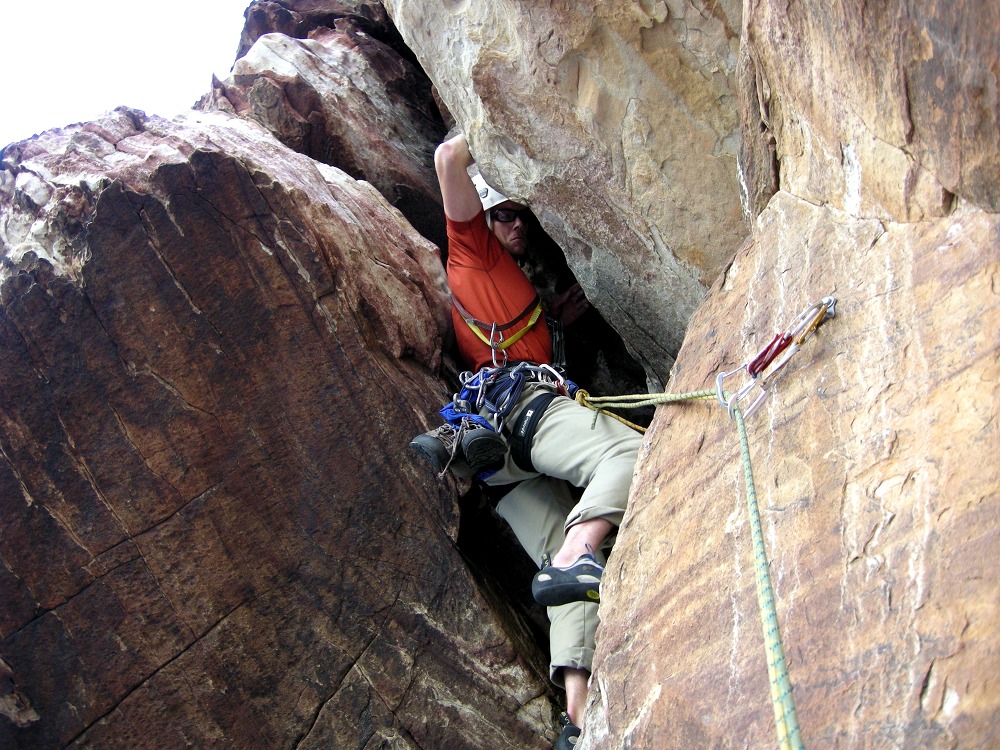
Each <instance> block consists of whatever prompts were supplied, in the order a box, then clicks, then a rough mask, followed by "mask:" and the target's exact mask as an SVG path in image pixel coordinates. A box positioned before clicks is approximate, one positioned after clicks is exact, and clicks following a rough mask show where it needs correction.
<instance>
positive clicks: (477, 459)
mask: <svg viewBox="0 0 1000 750" xmlns="http://www.w3.org/2000/svg"><path fill="white" fill-rule="evenodd" d="M410 448H412V449H413V450H415V451H416V452H417V453H418V454H419V455H420V457H421V458H423V459H424V460H425V461H427V463H429V464H430V465H431V467H433V469H434V471H436V472H437V473H438V474H443V473H444V471H445V470H446V469H448V467H449V466H450V465H451V463H452V461H454V460H455V459H462V460H464V461H465V463H466V464H467V465H468V466H469V469H471V471H472V474H473V475H475V474H479V473H480V472H481V471H487V470H489V469H498V468H500V465H501V464H502V463H503V459H504V456H505V455H506V453H507V444H506V443H505V442H504V439H503V438H502V437H501V436H500V435H499V434H497V433H496V432H494V431H493V430H491V429H489V428H488V427H483V426H482V425H480V424H477V423H476V422H473V421H472V420H471V419H463V420H462V424H461V426H460V427H455V425H453V424H448V423H445V424H443V425H441V426H440V427H438V428H437V429H436V430H431V431H430V432H425V433H424V434H422V435H417V436H416V437H415V438H413V440H411V441H410Z"/></svg>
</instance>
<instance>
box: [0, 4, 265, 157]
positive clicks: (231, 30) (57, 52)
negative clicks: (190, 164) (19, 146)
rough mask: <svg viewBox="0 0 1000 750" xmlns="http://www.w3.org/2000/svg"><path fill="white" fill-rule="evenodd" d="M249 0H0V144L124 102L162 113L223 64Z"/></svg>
mask: <svg viewBox="0 0 1000 750" xmlns="http://www.w3.org/2000/svg"><path fill="white" fill-rule="evenodd" d="M250 2H251V0H167V1H166V2H155V1H154V0H46V1H44V2H42V3H40V4H39V5H35V4H34V3H33V2H23V1H22V0H0V29H2V32H0V52H2V55H0V60H2V61H3V68H2V69H0V148H2V147H3V146H4V145H6V144H8V143H12V142H13V141H20V140H24V139H26V138H29V137H31V135H33V134H34V133H38V132H41V131H43V130H48V129H50V128H55V127H61V126H63V125H69V124H71V123H75V122H86V121H88V120H93V119H95V118H96V117H98V116H99V115H101V114H102V113H103V112H107V111H109V110H112V109H114V108H115V107H117V106H119V105H126V106H129V107H134V108H136V109H141V110H143V111H145V112H146V113H147V114H156V115H162V116H164V117H172V116H173V115H175V114H178V113H180V112H183V111H185V110H188V109H190V108H191V106H192V105H193V104H194V103H195V102H196V101H197V100H198V99H199V98H200V97H201V95H202V94H205V93H207V92H208V90H209V88H210V87H211V84H212V73H215V74H216V75H217V76H218V77H219V78H225V77H226V76H227V75H228V74H229V69H230V68H231V67H232V65H233V62H234V61H235V58H236V48H237V47H238V46H239V42H240V32H241V31H242V30H243V11H244V10H245V9H246V7H247V6H248V5H249V4H250Z"/></svg>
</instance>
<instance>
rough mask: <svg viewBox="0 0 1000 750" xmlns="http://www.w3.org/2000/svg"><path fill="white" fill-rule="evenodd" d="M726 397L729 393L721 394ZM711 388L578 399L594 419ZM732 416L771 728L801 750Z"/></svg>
mask: <svg viewBox="0 0 1000 750" xmlns="http://www.w3.org/2000/svg"><path fill="white" fill-rule="evenodd" d="M724 395H725V397H726V400H727V401H728V400H729V394H724ZM716 397H717V396H716V391H715V390H714V389H711V390H704V391H691V392H690V393H680V394H670V393H658V394H638V395H633V396H607V397H604V396H602V397H598V398H593V397H591V396H589V395H587V396H586V397H585V398H584V399H583V400H581V401H580V402H581V403H583V404H584V405H585V406H589V408H591V409H594V410H595V411H596V412H597V414H595V415H594V419H595V421H596V419H597V417H598V415H599V414H600V413H602V412H603V410H604V409H605V408H618V409H630V408H639V407H641V406H656V405H659V404H668V403H675V402H680V401H706V400H714V399H715V398H716ZM732 411H733V416H734V418H735V420H736V431H737V432H738V433H739V438H740V455H741V458H742V461H743V478H744V481H745V482H746V492H747V511H748V513H749V515H750V537H751V543H752V545H753V556H754V582H755V583H756V585H757V606H758V608H759V609H760V619H761V629H762V630H763V633H764V648H765V651H766V652H767V674H768V679H769V682H770V686H771V704H772V706H773V707H774V723H775V730H776V731H777V734H778V747H780V748H781V750H802V737H801V736H800V734H799V721H798V718H797V717H796V714H795V703H794V702H793V701H792V683H791V681H790V680H789V679H788V666H787V664H786V663H785V651H784V648H783V647H782V645H781V633H780V632H779V631H778V614H777V611H776V609H775V606H774V591H773V589H772V588H771V574H770V571H769V568H768V562H767V551H766V550H765V548H764V534H763V532H762V531H761V525H760V509H759V507H758V505H757V490H756V487H755V486H754V481H753V467H752V466H751V464H750V441H749V440H748V439H747V431H746V424H744V422H743V412H741V411H740V408H739V405H738V404H737V405H736V406H735V408H734V409H733V410H732ZM612 416H613V415H612Z"/></svg>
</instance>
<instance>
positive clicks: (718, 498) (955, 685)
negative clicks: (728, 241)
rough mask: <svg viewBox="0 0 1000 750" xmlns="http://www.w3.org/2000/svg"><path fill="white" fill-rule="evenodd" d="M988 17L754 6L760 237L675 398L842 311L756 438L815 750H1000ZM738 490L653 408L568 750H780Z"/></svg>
mask: <svg viewBox="0 0 1000 750" xmlns="http://www.w3.org/2000/svg"><path fill="white" fill-rule="evenodd" d="M997 20H998V16H997V9H996V8H995V4H989V3H971V4H957V5H946V4H933V3H925V4H922V5H921V6H920V7H915V6H913V5H903V4H898V5H895V4H890V5H885V4H880V5H878V7H877V8H876V7H875V6H873V5H872V4H870V3H869V4H861V3H857V4H851V3H848V4H846V5H845V4H840V5H838V6H837V7H836V8H835V9H833V8H831V6H829V5H828V4H819V3H808V2H807V3H796V4H791V5H789V4H787V3H777V2H774V3H772V2H749V3H747V4H746V5H745V24H746V28H745V35H744V38H745V44H744V50H743V54H742V58H741V59H742V66H741V76H742V78H741V80H742V82H743V83H742V85H743V86H744V87H745V88H746V90H744V91H741V96H740V101H741V106H743V107H744V113H743V128H744V134H745V135H746V136H747V137H745V139H744V142H743V145H742V154H743V159H744V161H743V167H744V175H745V176H746V177H748V178H749V179H746V180H745V182H746V184H747V185H748V188H750V189H749V194H750V195H751V196H752V200H751V201H750V205H751V207H752V208H753V210H754V211H757V212H759V215H758V216H757V218H756V220H755V222H754V227H753V233H752V237H751V238H750V239H749V240H748V241H747V243H746V244H745V245H744V246H743V247H742V248H740V250H739V252H738V253H737V254H736V256H735V258H734V259H733V262H732V264H731V266H730V267H729V268H728V269H727V271H726V273H725V274H724V275H723V276H721V277H720V278H719V279H718V280H717V281H716V283H715V284H714V285H713V287H712V289H711V290H710V292H709V294H708V296H707V298H706V300H705V302H704V303H703V304H702V305H701V306H700V307H699V308H698V310H697V312H696V313H695V315H694V317H693V318H692V321H691V325H690V328H689V329H688V332H687V335H686V338H685V342H684V346H683V348H682V350H681V352H680V354H679V356H678V359H677V363H676V369H675V372H674V375H673V378H672V380H671V381H670V383H669V384H668V388H667V390H668V391H669V392H671V393H684V392H688V391H695V390H700V389H703V388H710V387H713V386H714V380H715V376H716V375H717V374H718V373H719V372H722V371H728V370H733V369H735V368H736V367H738V366H739V365H740V364H741V363H744V362H747V361H748V360H749V359H750V358H752V357H753V356H754V355H755V354H756V353H757V352H758V351H760V350H761V349H762V348H763V347H764V346H765V345H766V344H767V343H768V342H769V341H770V340H771V337H772V336H773V335H774V334H775V333H777V332H778V331H780V330H784V329H785V327H786V326H787V325H788V324H790V323H791V322H792V320H793V319H794V318H795V316H796V315H797V313H798V312H799V310H800V309H801V308H803V307H805V305H806V304H808V303H810V302H812V301H814V300H816V299H818V298H820V297H822V296H824V295H827V294H833V295H835V296H836V297H837V298H838V299H839V302H838V305H837V315H836V317H835V318H834V319H832V320H830V321H828V322H827V323H826V324H824V325H823V327H822V328H820V329H819V332H818V334H817V336H816V337H815V338H813V339H811V340H810V341H808V342H807V343H806V344H805V346H804V347H803V349H802V351H801V352H800V353H799V354H798V355H797V356H796V358H795V359H794V360H793V361H792V363H791V365H789V368H788V369H787V370H786V371H785V374H784V376H783V378H782V379H780V380H779V381H778V382H777V384H776V385H775V386H774V389H773V392H772V394H771V395H770V396H769V397H768V400H767V401H766V402H765V406H764V408H763V409H762V410H761V411H760V412H758V413H756V414H754V415H753V416H752V417H751V419H750V420H748V433H749V446H750V451H751V455H752V459H753V466H754V473H755V475H756V487H757V493H758V502H759V505H760V516H761V520H762V524H763V529H764V539H765V549H766V553H767V555H768V557H769V558H770V561H771V562H770V576H771V581H772V584H773V586H774V590H775V594H776V599H777V612H778V621H779V624H780V629H781V635H782V637H783V640H784V650H785V655H786V658H787V662H788V670H789V674H790V679H791V682H792V686H793V696H794V698H795V702H796V704H797V707H798V721H799V724H800V726H801V731H802V737H803V740H804V742H805V746H806V747H844V748H890V747H891V748H898V747H907V748H909V747H927V748H945V747H963V748H965V747H970V748H989V747H996V746H997V745H998V743H1000V725H998V723H997V720H996V717H997V716H998V715H1000V692H998V691H997V688H996V685H995V677H994V675H996V674H997V673H998V671H1000V658H998V656H997V654H998V648H997V642H996V627H995V625H996V623H997V622H998V621H1000V598H998V597H997V584H996V577H995V575H994V573H993V572H992V570H993V568H994V567H995V566H994V564H993V560H994V559H995V557H996V552H997V550H998V549H1000V513H998V505H997V503H998V500H1000V469H998V466H997V461H996V455H997V446H998V445H1000V434H998V433H1000V428H998V421H997V413H998V406H1000V403H998V400H997V393H998V386H1000V287H998V284H997V279H998V278H1000V214H998V213H997V208H996V190H997V180H996V177H997V174H998V170H997V149H998V147H1000V143H998V140H997V108H996V104H995V102H996V92H997V78H996V71H997V70H998V62H997V50H996V46H995V39H996V33H997V28H998V23H997ZM987 40H992V41H987ZM773 190H777V192H776V193H775V194H774V195H773V196H771V197H770V198H769V197H768V194H769V193H770V192H772V191H773ZM727 385H728V386H729V387H731V388H732V389H734V390H735V388H736V386H737V385H738V382H736V383H734V382H732V381H727ZM743 485H744V483H743V474H742V469H741V467H740V451H739V444H738V440H737V434H736V431H735V427H734V425H733V423H732V422H731V421H730V420H729V419H728V417H727V416H726V414H725V410H723V409H722V408H721V407H720V406H718V405H717V404H712V405H707V406H706V405H704V404H697V405H686V406H675V405H670V406H662V407H660V408H659V410H658V413H657V416H656V418H655V420H654V422H653V425H652V429H651V431H650V434H649V437H648V439H647V442H646V444H645V455H644V456H643V457H642V460H641V461H640V467H639V469H638V470H637V474H636V482H635V484H634V485H633V496H632V498H631V501H630V508H629V512H628V514H627V516H626V519H625V522H624V525H623V527H622V530H621V533H620V536H619V541H618V544H617V546H616V549H615V552H614V555H613V557H612V559H611V565H610V567H609V573H608V579H607V580H606V582H605V584H604V588H603V591H602V609H601V612H602V624H601V629H600V631H599V634H598V652H599V653H598V656H597V662H596V664H595V672H594V677H593V680H592V685H593V687H594V692H593V694H592V700H591V703H590V709H589V711H588V717H587V722H586V724H587V726H586V729H585V733H584V739H583V741H581V743H580V744H579V746H578V747H579V748H580V750H594V749H595V748H621V747H634V748H654V747H655V748H666V747H774V746H775V745H776V742H777V739H776V733H775V726H774V719H773V713H772V708H771V701H770V694H769V684H768V675H767V669H766V661H765V652H764V638H763V637H762V629H761V623H760V615H759V613H758V605H757V597H756V592H755V585H754V567H753V560H754V558H753V554H752V549H751V543H750V530H749V511H748V509H747V503H746V499H745V491H744V486H743Z"/></svg>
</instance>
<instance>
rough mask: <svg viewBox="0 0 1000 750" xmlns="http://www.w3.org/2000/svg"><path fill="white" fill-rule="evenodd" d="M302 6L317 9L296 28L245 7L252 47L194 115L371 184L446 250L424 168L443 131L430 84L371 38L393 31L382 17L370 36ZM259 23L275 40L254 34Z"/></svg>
mask: <svg viewBox="0 0 1000 750" xmlns="http://www.w3.org/2000/svg"><path fill="white" fill-rule="evenodd" d="M291 5H292V7H294V6H295V3H292V4H291ZM310 5H311V6H321V5H323V6H326V7H325V8H323V9H322V10H323V12H320V8H318V7H314V8H313V12H312V13H311V14H305V18H304V19H302V18H299V17H298V16H301V15H302V13H299V14H298V15H297V16H295V18H296V22H295V23H292V21H291V20H289V19H290V18H291V17H292V16H291V14H290V11H287V10H285V9H284V8H283V7H282V6H281V5H278V4H276V3H265V4H255V5H253V6H251V7H250V9H249V10H248V19H247V28H246V29H245V30H244V41H247V40H248V39H254V41H253V44H252V46H250V47H249V48H248V49H246V50H245V51H243V50H242V49H241V53H242V56H241V57H240V59H238V60H237V61H236V64H235V65H234V67H233V71H232V75H231V76H230V77H229V78H227V79H226V80H225V81H222V82H220V81H215V82H214V85H213V90H212V92H211V93H210V94H209V95H208V96H207V97H205V98H204V99H203V101H202V102H201V103H200V107H201V108H202V109H221V110H224V111H227V112H232V113H235V114H238V115H239V116H241V117H246V118H248V119H252V120H254V121H256V122H258V123H260V124H261V125H263V126H264V127H265V128H267V129H268V130H270V131H271V132H272V133H273V134H274V135H275V136H276V137H277V138H278V140H280V141H281V142H282V143H284V144H285V145H286V146H288V147H290V148H292V149H294V150H296V151H298V152H299V153H302V154H305V155H307V156H310V157H312V158H313V159H316V160H317V161H321V162H323V163H324V164H330V165H332V166H335V167H338V168H340V169H342V170H344V171H345V172H347V173H348V174H350V175H351V176H352V177H355V178H356V179H363V180H367V181H368V182H371V183H372V184H373V185H374V186H375V187H376V188H378V190H379V191H380V192H381V193H382V195H384V196H385V197H386V198H387V199H388V200H389V202H390V203H392V204H393V205H394V206H396V208H398V209H400V210H401V211H402V212H403V214H404V215H405V216H406V217H407V219H408V220H409V221H410V223H411V224H413V226H414V227H415V228H416V229H417V230H418V231H420V232H421V233H422V234H423V235H424V236H425V237H427V238H428V239H430V240H431V241H432V242H435V243H436V244H437V245H438V246H439V247H445V246H446V238H445V235H444V218H443V217H444V214H443V209H442V207H441V197H440V194H439V191H438V186H437V178H436V177H435V174H434V164H433V160H434V147H435V146H436V145H437V144H438V143H439V142H440V141H441V140H442V136H443V135H444V127H443V125H442V122H441V116H440V113H438V111H437V108H436V106H435V104H434V102H433V99H432V97H431V93H430V82H429V81H428V80H427V78H426V76H424V75H423V73H422V72H421V71H420V70H419V69H418V68H416V67H415V66H414V65H413V64H412V63H411V62H410V61H409V60H407V59H405V58H404V57H403V56H402V55H401V54H400V53H399V52H398V51H397V50H395V49H394V48H393V47H391V46H390V45H389V44H387V43H386V42H384V41H381V40H380V39H379V38H378V37H377V36H373V33H379V32H381V34H382V36H387V35H388V31H387V30H386V27H388V29H391V28H392V24H391V22H389V21H388V19H387V18H384V14H385V12H384V10H383V11H382V16H383V17H382V18H381V19H379V23H380V24H381V25H379V26H375V28H374V29H373V28H372V26H373V25H374V24H372V23H371V22H366V21H365V20H364V19H363V18H359V17H358V14H354V15H349V16H344V15H340V14H343V13H345V10H344V9H342V8H340V7H339V6H337V4H335V3H334V4H331V3H325V4H320V3H311V4H310ZM380 10H381V8H380ZM369 15H371V14H369ZM266 23H270V24H273V30H274V33H266V34H261V33H260V32H262V31H264V30H265V29H267V26H265V24H266ZM323 23H326V24H328V25H322V24H323ZM366 29H367V30H366ZM279 30H280V31H283V32H285V33H278V31H279ZM393 31H394V29H393ZM304 32H307V34H306V33H304ZM295 35H302V36H303V37H306V36H307V38H296V36H295Z"/></svg>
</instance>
